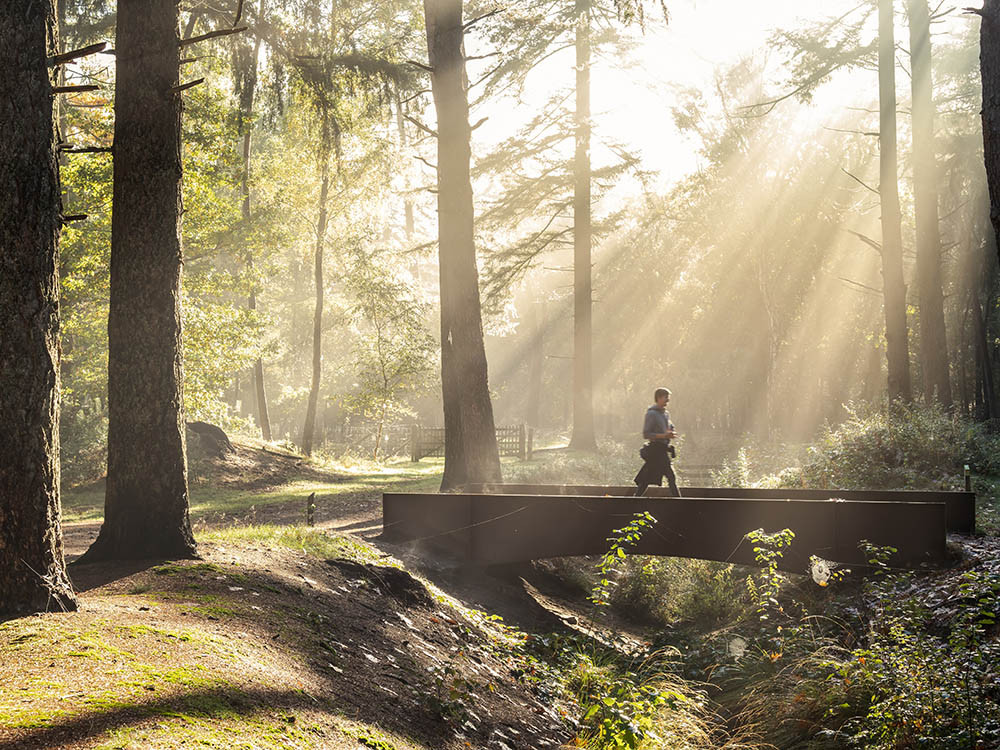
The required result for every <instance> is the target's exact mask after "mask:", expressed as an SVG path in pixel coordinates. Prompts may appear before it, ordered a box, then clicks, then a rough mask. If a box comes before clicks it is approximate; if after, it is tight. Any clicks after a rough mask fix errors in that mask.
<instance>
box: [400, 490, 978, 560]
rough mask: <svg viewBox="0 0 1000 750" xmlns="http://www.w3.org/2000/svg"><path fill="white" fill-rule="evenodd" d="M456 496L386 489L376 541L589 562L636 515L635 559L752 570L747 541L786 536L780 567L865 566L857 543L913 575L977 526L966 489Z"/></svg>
mask: <svg viewBox="0 0 1000 750" xmlns="http://www.w3.org/2000/svg"><path fill="white" fill-rule="evenodd" d="M463 489H464V491H462V492H456V493H385V494H384V495H383V496H382V524H383V538H385V539H386V540H387V541H393V542H409V543H413V544H415V545H419V546H421V547H423V548H426V549H427V550H428V551H431V552H434V553H436V554H441V555H445V556H448V557H451V558H453V559H454V560H456V561H457V562H464V563H471V564H478V565H495V564H504V563H513V562H523V561H527V560H535V559H543V558H550V557H567V556H576V555H599V554H603V553H604V552H605V551H607V549H608V546H609V543H608V538H609V537H610V536H611V535H612V534H613V532H614V531H615V529H618V528H621V527H622V526H625V525H626V524H627V523H628V522H629V521H630V520H631V519H632V518H633V516H634V515H635V514H636V513H640V512H643V511H645V512H648V513H649V514H650V515H652V516H653V517H654V518H655V519H656V520H657V523H656V524H655V525H654V526H652V527H651V528H650V529H648V530H646V531H645V532H644V533H643V535H642V539H641V541H640V542H639V544H638V545H637V546H636V547H635V548H634V549H633V550H632V552H634V553H635V554H644V555H663V556H669V557H691V558H698V559H704V560H717V561H721V562H734V563H744V564H754V553H753V549H752V545H751V544H750V543H749V542H748V541H747V540H746V534H747V532H749V531H752V530H754V529H758V528H762V529H764V530H765V531H767V532H774V531H779V530H781V529H785V528H788V529H791V530H792V531H794V532H795V541H794V543H793V544H792V546H791V548H789V549H788V550H786V552H785V554H784V556H783V557H782V563H781V566H782V567H783V568H785V569H786V570H793V571H800V572H801V571H804V570H806V568H807V566H808V564H809V558H810V556H812V555H815V556H817V557H821V558H823V559H825V560H829V561H832V562H836V563H841V564H847V565H854V566H864V565H865V564H866V562H867V560H866V555H865V554H864V552H863V551H862V550H861V549H860V548H859V546H858V544H859V542H860V541H862V540H867V541H869V542H871V543H872V544H876V545H882V546H892V547H895V548H896V549H897V552H896V553H895V554H894V555H893V556H892V558H891V559H890V561H889V564H890V565H892V566H895V567H904V568H916V567H920V566H925V565H929V566H938V565H941V564H943V563H944V561H945V541H946V537H947V534H948V533H950V532H954V533H971V532H972V531H974V529H975V494H974V493H972V492H918V491H880V490H861V491H858V490H812V489H808V490H807V489H782V490H768V489H743V488H733V487H684V488H681V492H682V494H683V495H684V497H682V498H673V497H668V496H666V495H667V491H666V490H665V489H663V488H659V487H650V488H649V489H648V490H647V491H646V493H645V495H644V496H642V497H635V496H634V494H635V487H631V486H602V485H528V484H489V485H470V486H467V487H465V488H463Z"/></svg>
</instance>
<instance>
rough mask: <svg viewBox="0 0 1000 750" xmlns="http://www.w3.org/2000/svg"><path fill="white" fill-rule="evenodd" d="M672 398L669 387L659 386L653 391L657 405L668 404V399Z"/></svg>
mask: <svg viewBox="0 0 1000 750" xmlns="http://www.w3.org/2000/svg"><path fill="white" fill-rule="evenodd" d="M669 400H670V390H669V389H667V388H657V389H656V391H654V392H653V401H655V402H656V405H657V406H666V405H667V401H669Z"/></svg>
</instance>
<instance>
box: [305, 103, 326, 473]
mask: <svg viewBox="0 0 1000 750" xmlns="http://www.w3.org/2000/svg"><path fill="white" fill-rule="evenodd" d="M327 132H328V127H327V123H326V122H324V124H323V136H322V137H323V140H324V145H322V146H321V147H320V174H321V177H320V185H319V217H318V219H317V221H316V252H315V257H314V260H315V267H314V270H313V275H314V279H315V281H316V309H315V312H314V313H313V356H312V385H311V386H310V388H309V404H308V405H307V406H306V422H305V426H304V427H303V428H302V452H303V453H305V454H306V455H307V456H310V455H312V449H313V437H314V433H315V432H316V406H317V404H318V403H319V386H320V379H321V377H322V373H323V243H324V241H325V239H326V227H327V221H328V218H329V217H328V216H327V212H326V204H327V198H328V197H329V195H330V152H329V149H328V148H327V147H326V145H325V143H326V141H327Z"/></svg>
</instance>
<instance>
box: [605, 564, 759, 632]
mask: <svg viewBox="0 0 1000 750" xmlns="http://www.w3.org/2000/svg"><path fill="white" fill-rule="evenodd" d="M615 583H616V585H615V587H614V588H613V589H612V590H611V594H610V602H611V606H612V608H613V609H614V610H615V611H616V612H620V613H622V614H623V615H626V616H627V617H629V618H631V619H633V620H636V621H639V622H652V623H655V624H657V625H659V626H662V627H672V626H674V625H676V624H678V623H689V624H691V625H693V626H694V627H695V628H697V629H699V630H710V629H712V628H714V627H718V626H720V625H723V624H725V623H727V622H732V621H733V620H735V619H737V618H738V617H739V616H740V615H741V614H742V612H743V608H744V606H745V600H746V586H745V583H744V581H743V578H742V577H741V576H740V575H738V574H737V573H736V571H735V569H734V567H733V566H732V565H730V564H726V563H718V562H712V561H710V560H690V559H686V558H676V557H646V556H643V555H629V556H628V557H627V558H626V559H625V561H624V562H623V564H622V565H621V567H620V568H619V569H618V576H617V578H616V580H615Z"/></svg>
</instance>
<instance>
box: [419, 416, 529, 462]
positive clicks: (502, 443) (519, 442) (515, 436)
mask: <svg viewBox="0 0 1000 750" xmlns="http://www.w3.org/2000/svg"><path fill="white" fill-rule="evenodd" d="M533 440H534V429H532V428H530V427H529V428H525V426H524V425H523V424H519V425H516V426H514V427H497V448H499V450H500V455H501V456H517V457H518V458H519V459H521V460H522V461H524V460H525V459H527V458H531V449H532V442H533ZM428 456H439V457H443V456H444V428H443V427H421V426H420V425H416V424H415V425H413V426H412V427H411V428H410V460H411V461H419V460H420V459H421V458H426V457H428Z"/></svg>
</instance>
